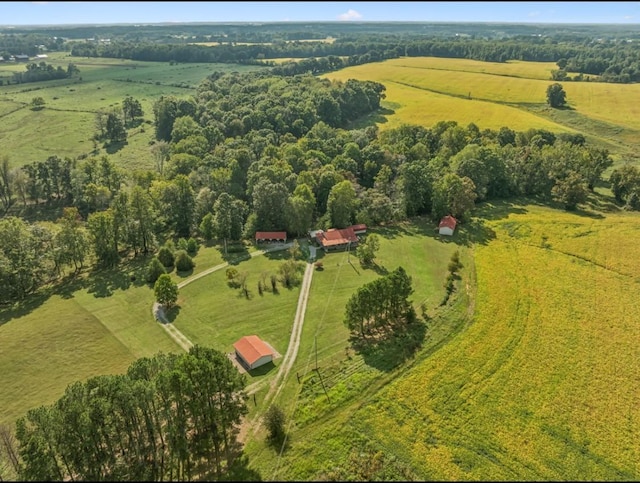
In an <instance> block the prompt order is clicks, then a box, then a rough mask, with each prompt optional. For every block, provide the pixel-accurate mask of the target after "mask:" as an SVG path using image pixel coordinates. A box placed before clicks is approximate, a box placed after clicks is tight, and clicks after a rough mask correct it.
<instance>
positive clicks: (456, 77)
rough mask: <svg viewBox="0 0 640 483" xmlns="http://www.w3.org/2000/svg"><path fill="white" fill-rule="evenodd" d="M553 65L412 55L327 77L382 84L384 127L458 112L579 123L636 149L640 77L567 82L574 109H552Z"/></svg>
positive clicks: (560, 125) (576, 126) (491, 120)
mask: <svg viewBox="0 0 640 483" xmlns="http://www.w3.org/2000/svg"><path fill="white" fill-rule="evenodd" d="M554 67H555V68H557V66H555V64H553V63H545V62H517V61H512V62H507V63H504V64H501V63H494V62H481V61H474V60H467V59H444V58H433V57H413V58H399V59H392V60H387V61H384V62H378V63H372V64H364V65H359V66H355V67H349V68H346V69H343V70H340V71H337V72H332V73H329V74H325V75H324V76H323V77H326V78H329V79H336V80H342V81H346V80H347V79H349V78H354V79H361V80H366V79H369V80H374V81H377V82H381V83H382V84H384V85H385V86H386V88H387V90H386V99H385V100H384V101H383V102H382V106H383V107H384V108H386V109H388V110H389V112H388V113H387V114H383V115H382V116H378V117H377V118H376V119H375V121H376V123H377V124H378V125H379V126H380V128H381V129H388V128H393V127H397V126H398V125H400V124H402V123H410V124H421V125H424V126H432V125H433V124H435V123H436V122H438V121H441V120H454V121H457V122H458V123H459V124H461V125H463V126H464V125H467V124H468V123H470V122H473V123H475V124H476V125H478V127H480V128H481V129H484V128H489V129H498V128H500V127H502V126H508V127H510V128H511V129H514V130H516V131H522V130H527V129H529V128H537V129H547V130H550V131H553V132H576V131H577V132H582V133H583V134H585V135H586V136H589V137H590V138H591V139H592V140H593V141H594V142H597V143H599V144H600V145H602V146H603V147H606V148H607V149H609V150H610V151H611V152H621V153H624V154H625V155H626V156H631V157H636V156H637V151H638V148H640V141H639V140H640V84H610V83H599V82H562V83H561V84H562V86H563V88H564V90H565V92H566V93H567V103H568V106H569V109H564V110H559V109H551V108H549V107H548V106H547V105H546V89H547V87H548V86H549V85H550V84H551V83H552V82H553V81H551V80H549V77H550V72H551V70H552V69H553V68H554ZM545 79H546V80H545Z"/></svg>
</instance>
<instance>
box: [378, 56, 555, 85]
mask: <svg viewBox="0 0 640 483" xmlns="http://www.w3.org/2000/svg"><path fill="white" fill-rule="evenodd" d="M387 62H389V63H391V64H392V65H394V66H397V67H408V68H417V69H428V70H446V71H458V72H478V73H482V74H485V73H486V74H492V75H498V76H510V77H522V78H524V79H540V80H547V81H548V80H549V79H551V71H552V70H557V69H558V66H557V65H556V63H555V62H524V61H521V60H509V61H507V62H504V63H501V62H482V61H479V60H471V59H447V58H444V57H403V58H401V59H393V60H389V61H387Z"/></svg>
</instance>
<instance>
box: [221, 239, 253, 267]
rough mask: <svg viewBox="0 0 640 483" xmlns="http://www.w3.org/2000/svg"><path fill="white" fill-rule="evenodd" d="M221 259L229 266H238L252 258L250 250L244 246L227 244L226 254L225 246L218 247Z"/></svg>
mask: <svg viewBox="0 0 640 483" xmlns="http://www.w3.org/2000/svg"><path fill="white" fill-rule="evenodd" d="M218 251H219V252H220V256H221V258H222V259H223V260H224V261H225V262H227V263H228V264H229V265H237V264H238V263H240V262H241V261H243V260H246V259H247V258H249V257H250V254H249V250H248V249H247V247H246V245H244V244H242V245H241V244H231V243H229V244H227V253H225V252H224V245H221V246H219V247H218Z"/></svg>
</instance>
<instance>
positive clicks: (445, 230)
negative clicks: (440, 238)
mask: <svg viewBox="0 0 640 483" xmlns="http://www.w3.org/2000/svg"><path fill="white" fill-rule="evenodd" d="M457 224H458V221H457V220H456V219H455V218H454V217H453V216H451V215H447V216H445V217H444V218H442V220H440V224H439V225H438V233H439V234H440V235H447V236H452V235H453V232H454V231H455V229H456V225H457Z"/></svg>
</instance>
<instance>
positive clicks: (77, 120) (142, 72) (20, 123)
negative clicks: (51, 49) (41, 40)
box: [0, 52, 260, 169]
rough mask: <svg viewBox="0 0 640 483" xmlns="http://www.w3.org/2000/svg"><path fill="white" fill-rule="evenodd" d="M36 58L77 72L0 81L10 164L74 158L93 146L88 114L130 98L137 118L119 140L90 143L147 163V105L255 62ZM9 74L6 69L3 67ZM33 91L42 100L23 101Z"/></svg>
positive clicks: (133, 164)
mask: <svg viewBox="0 0 640 483" xmlns="http://www.w3.org/2000/svg"><path fill="white" fill-rule="evenodd" d="M44 62H46V63H47V64H51V65H53V66H54V67H57V66H62V67H63V68H65V69H66V67H67V66H68V64H69V63H74V64H75V65H76V66H77V67H78V69H80V77H81V78H82V80H79V79H77V78H74V79H60V80H54V81H47V82H33V83H28V84H11V85H8V86H7V85H3V86H0V120H1V121H2V122H1V123H0V142H1V143H2V144H3V146H6V147H7V148H8V149H7V152H8V153H9V158H10V162H11V164H12V165H13V166H19V165H23V164H27V163H30V162H33V161H40V160H44V159H46V158H47V157H49V156H53V155H57V156H60V157H65V156H68V157H71V158H75V157H77V156H80V155H83V154H89V153H91V152H92V151H93V149H94V145H93V141H92V137H93V135H94V134H95V133H96V127H95V113H96V112H97V111H99V110H101V109H109V108H116V107H119V106H120V105H121V103H122V100H123V99H124V98H125V97H127V96H132V97H134V98H135V99H137V100H139V101H140V103H141V105H142V109H143V111H144V120H145V122H144V123H143V124H141V125H140V126H137V127H134V128H131V129H129V130H128V139H127V142H126V144H125V145H124V146H115V147H108V148H105V147H103V146H102V145H101V144H99V145H98V146H97V148H98V149H99V153H100V154H109V155H111V156H112V158H113V159H114V161H116V162H117V163H118V164H119V165H121V166H123V167H125V168H128V169H152V168H153V157H152V155H151V153H150V152H149V145H150V143H152V141H153V140H154V128H153V124H152V123H153V103H154V102H155V101H156V100H157V99H158V98H159V97H160V96H162V95H165V96H167V95H173V96H176V97H188V96H190V95H193V94H194V93H195V89H196V87H197V85H198V84H199V83H200V82H201V81H202V80H203V79H204V78H206V77H207V76H208V75H210V74H212V73H213V72H215V71H220V70H222V71H225V72H231V71H238V72H240V71H247V70H255V69H259V68H260V67H259V66H240V65H235V64H205V63H199V64H174V65H170V63H168V62H139V61H132V60H122V59H101V58H83V57H72V56H70V55H69V54H67V53H60V52H58V53H52V54H51V55H50V56H49V58H47V59H44ZM2 68H3V69H10V70H12V71H23V70H24V69H25V64H5V65H3V66H2ZM4 73H5V74H7V73H10V72H9V71H7V72H4ZM2 76H3V72H0V77H2ZM34 97H42V98H43V99H44V100H45V106H44V108H43V109H41V110H38V111H32V110H31V108H30V107H29V104H30V103H31V100H32V99H33V98H34Z"/></svg>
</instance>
